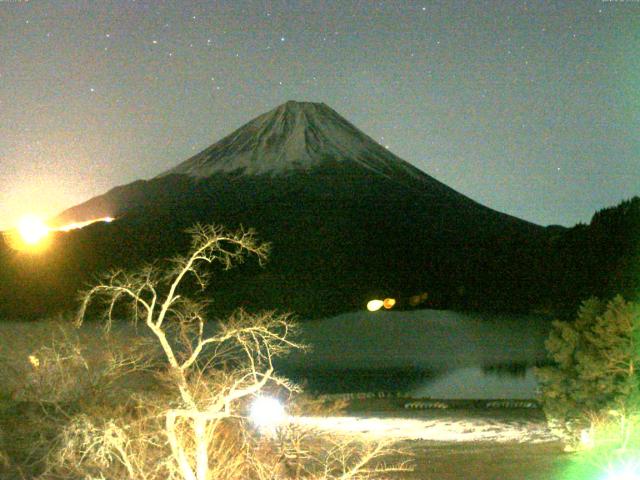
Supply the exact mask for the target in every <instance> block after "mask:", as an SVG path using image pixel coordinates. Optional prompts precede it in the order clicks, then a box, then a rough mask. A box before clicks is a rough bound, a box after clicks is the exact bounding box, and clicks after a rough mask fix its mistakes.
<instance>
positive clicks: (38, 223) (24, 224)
mask: <svg viewBox="0 0 640 480" xmlns="http://www.w3.org/2000/svg"><path fill="white" fill-rule="evenodd" d="M18 233H19V234H20V237H21V238H22V241H23V242H24V243H26V244H27V245H31V246H33V245H37V244H38V243H40V242H41V241H42V240H43V239H45V238H46V237H47V235H49V227H47V225H46V224H45V223H44V221H43V220H42V219H41V218H39V217H37V216H35V215H26V216H24V217H22V218H21V219H20V221H19V222H18Z"/></svg>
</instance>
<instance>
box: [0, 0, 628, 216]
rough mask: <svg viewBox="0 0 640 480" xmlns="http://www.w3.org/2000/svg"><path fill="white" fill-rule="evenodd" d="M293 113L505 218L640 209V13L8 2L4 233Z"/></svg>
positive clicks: (1, 158) (462, 5)
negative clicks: (307, 108)
mask: <svg viewBox="0 0 640 480" xmlns="http://www.w3.org/2000/svg"><path fill="white" fill-rule="evenodd" d="M289 99H292V100H300V101H302V100H305V101H317V102H324V103H326V104H327V105H329V106H330V107H332V108H333V109H335V110H336V111H338V113H340V114H341V115H343V116H344V117H346V118H347V119H348V120H350V121H351V122H352V123H354V124H355V125H356V126H357V127H358V128H360V129H361V130H363V131H364V132H365V133H367V134H368V135H370V136H372V137H373V138H374V139H375V140H376V141H378V142H379V143H381V144H382V145H385V146H388V148H389V149H390V150H391V151H393V152H394V153H396V154H397V155H399V156H400V157H402V158H404V159H405V160H407V161H409V162H411V163H412V164H414V165H415V166H417V167H418V168H420V169H422V170H424V171H425V172H426V173H428V174H430V175H432V176H434V177H436V178H437V179H439V180H441V181H442V182H444V183H445V184H447V185H449V186H451V187H452V188H454V189H456V190H457V191H459V192H461V193H463V194H465V195H467V196H469V197H471V198H473V199H474V200H477V201H479V202H480V203H483V204H484V205H487V206H489V207H492V208H494V209H496V210H500V211H503V212H507V213H509V214H512V215H515V216H518V217H521V218H524V219H526V220H529V221H533V222H535V223H539V224H543V225H548V224H562V225H567V226H569V225H573V224H574V223H576V222H579V221H582V222H587V221H589V219H590V217H591V215H592V214H593V213H594V211H595V210H597V209H600V208H603V207H606V206H611V205H614V204H616V203H618V202H619V201H621V200H623V199H626V198H629V197H631V196H633V195H637V194H640V1H629V0H627V1H601V0H589V1H584V2H582V1H559V2H551V1H546V2H545V1H530V2H527V1H517V2H508V1H496V2H471V1H469V2H457V1H451V0H446V1H442V2H431V1H423V2H409V1H397V2H391V1H387V2H373V1H361V2H355V1H353V2H351V1H336V2H326V1H320V0H315V1H309V2H293V1H289V2H267V1H263V2H246V1H229V2H217V1H216V2H214V1H199V2H198V1H191V0H190V1H186V0H180V1H177V0H176V1H143V0H136V1H133V0H117V1H116V0H95V1H82V0H77V1H67V0H51V1H45V0H30V1H27V0H0V119H1V122H0V228H7V227H9V226H11V225H12V224H13V223H14V222H15V221H16V220H17V218H18V217H19V216H21V215H22V214H25V213H29V212H33V213H38V214H41V215H45V216H47V215H53V214H55V213H57V212H59V211H60V210H62V209H64V208H66V207H69V206H72V205H75V204H77V203H79V202H81V201H84V200H86V199H88V198H90V197H92V196H95V195H97V194H100V193H104V192H105V191H106V190H108V189H110V188H112V187H114V186H116V185H120V184H125V183H129V182H131V181H134V180H136V179H139V178H149V177H152V176H155V175H157V174H158V173H160V172H162V171H164V170H166V169H168V168H170V167H172V166H174V165H176V164H177V163H179V162H180V161H182V160H184V159H186V158H187V157H189V156H191V155H193V154H194V153H196V152H198V151H200V150H202V149H204V148H205V147H207V146H208V145H210V144H212V143H214V142H216V141H217V140H219V139H220V138H222V137H223V136H224V135H226V134H228V133H230V132H231V131H232V130H233V129H235V128H237V127H239V126H240V125H242V124H244V123H245V122H247V121H249V120H251V119H252V118H253V117H255V116H256V115H258V114H260V113H263V112H265V111H267V110H270V109H272V108H274V107H276V106H277V105H279V104H280V103H283V102H285V101H286V100H289Z"/></svg>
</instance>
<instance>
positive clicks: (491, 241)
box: [0, 182, 640, 319]
mask: <svg viewBox="0 0 640 480" xmlns="http://www.w3.org/2000/svg"><path fill="white" fill-rule="evenodd" d="M236 187H237V189H238V190H241V189H242V188H246V189H247V191H248V192H256V191H258V190H257V189H255V188H254V186H252V185H242V184H239V185H236ZM364 188H365V187H363V192H364V191H366V190H365V189H364ZM366 188H372V187H371V182H369V183H367V184H366ZM385 188H387V187H386V186H385ZM274 189H277V190H278V191H279V192H281V189H282V187H281V186H280V185H275V186H274ZM402 194H403V192H400V191H398V192H395V191H393V189H389V188H387V191H386V195H385V197H384V198H385V200H386V201H385V204H384V205H382V206H380V208H379V209H378V211H375V212H373V211H371V209H370V207H369V205H368V204H367V202H366V201H364V200H361V201H362V205H361V207H359V206H358V205H355V206H353V207H352V208H351V209H350V210H349V211H345V209H342V208H341V206H340V205H341V203H340V199H338V201H337V202H336V198H335V196H334V197H327V196H326V195H324V194H319V195H318V196H316V197H314V198H304V199H302V201H300V194H299V191H295V190H293V191H292V192H291V195H290V198H288V197H286V196H285V197H283V196H282V194H281V193H280V198H279V199H278V202H279V203H280V206H282V205H287V207H286V208H287V209H286V210H283V209H282V208H280V209H279V208H276V207H274V208H266V207H265V205H268V206H269V207H271V206H272V205H270V204H269V203H268V202H264V201H261V202H258V205H261V206H262V207H261V208H252V206H251V205H250V204H249V205H247V204H246V203H245V204H244V205H245V206H246V208H245V209H244V210H242V211H241V210H238V209H237V208H236V209H234V208H231V204H229V205H227V204H225V203H224V202H223V201H222V200H220V199H219V200H220V201H219V202H208V203H207V204H206V205H207V207H203V206H202V204H200V203H198V202H196V201H195V200H194V202H193V204H192V205H190V204H189V202H190V201H191V200H189V198H193V199H195V198H202V196H203V192H202V191H197V192H193V195H192V197H189V194H187V193H185V194H184V195H183V196H182V197H181V199H182V201H183V203H181V204H180V209H181V212H182V213H181V215H179V216H178V215H176V214H175V212H172V211H170V210H169V211H167V210H158V211H155V210H153V207H149V206H147V207H144V208H142V209H141V210H140V211H139V212H129V213H128V214H127V215H123V216H122V218H121V219H120V220H119V221H116V222H113V223H112V224H95V225H92V226H90V227H87V228H84V229H82V230H79V231H75V232H69V233H60V234H56V238H54V241H53V242H52V245H51V247H50V249H49V250H48V251H47V252H45V253H43V254H40V255H30V254H27V253H20V252H16V251H14V250H11V249H10V248H9V247H8V246H7V245H6V244H3V245H2V246H0V317H1V318H4V319H10V318H19V319H31V318H38V317H42V316H50V315H52V314H55V313H57V312H61V311H67V310H73V309H74V308H76V306H77V292H78V290H79V289H81V288H83V287H86V286H88V285H90V284H93V283H95V281H96V277H97V275H98V273H99V272H104V271H106V270H108V269H110V268H113V267H115V266H124V267H127V268H135V267H136V266H139V265H141V264H142V263H145V262H153V261H158V260H159V259H163V258H168V257H172V256H174V255H175V254H176V253H177V252H186V251H187V250H188V248H189V238H188V236H187V235H186V234H184V230H185V229H186V228H188V227H189V226H191V225H193V223H195V222H196V221H201V222H202V221H203V220H207V219H211V218H214V219H216V222H217V223H222V224H224V225H226V226H228V227H229V228H235V227H237V226H238V225H240V224H242V225H245V226H247V225H250V226H252V227H255V228H256V230H257V231H258V233H259V236H260V238H262V239H264V240H266V241H269V242H271V243H272V245H273V250H272V253H271V256H270V260H269V263H268V264H267V266H266V267H265V268H260V267H258V266H257V265H256V264H255V263H251V262H249V263H248V264H245V265H242V266H240V267H239V268H237V269H235V270H233V271H232V272H230V273H227V274H225V275H219V276H215V275H214V277H213V282H212V284H211V286H210V288H209V291H208V292H207V295H209V296H210V297H211V298H212V299H213V303H212V308H213V309H214V312H213V313H214V316H221V315H224V314H226V313H228V312H229V311H230V310H231V309H232V308H235V307H238V306H242V307H244V308H247V309H249V310H251V309H263V308H267V309H277V310H280V311H285V310H286V311H293V312H295V313H296V314H298V315H299V317H300V318H302V319H306V318H318V317H323V316H328V315H334V314H337V313H341V312H345V311H353V310H358V309H363V308H364V305H365V304H366V301H367V300H369V299H371V298H376V297H383V298H384V297H385V296H393V297H395V298H396V299H397V304H396V307H395V308H398V309H409V308H437V309H457V310H472V311H502V312H509V311H511V312H544V313H548V314H550V315H559V316H565V315H566V316H571V315H573V314H574V313H575V309H576V307H577V306H578V305H579V303H580V302H581V301H582V300H584V299H586V298H588V297H590V296H598V297H601V298H604V299H606V298H611V297H613V296H614V295H615V294H622V295H623V296H625V297H626V298H628V299H634V298H637V295H638V292H639V291H640V289H639V286H640V198H638V197H635V198H633V199H631V200H628V201H625V202H623V203H621V204H620V205H618V206H615V207H611V208H607V209H604V210H601V211H599V212H597V213H596V214H595V215H594V216H593V218H592V220H591V222H590V224H589V225H584V224H579V225H576V226H575V227H573V228H563V227H553V226H552V227H547V228H542V227H537V226H531V227H528V226H525V227H524V228H523V227H522V225H521V224H517V223H515V222H514V223H513V225H515V226H510V224H509V222H506V223H505V222H502V223H498V222H497V221H495V225H494V224H491V223H490V222H493V221H494V217H492V216H491V215H489V214H484V213H483V211H481V210H478V212H464V213H465V216H463V217H462V218H460V219H459V220H457V221H458V224H456V219H455V218H454V216H455V215H458V213H457V212H453V211H446V210H445V211H444V213H443V212H442V210H438V212H437V213H436V211H435V210H433V211H428V212H425V211H423V210H424V209H423V208H422V206H418V207H420V209H418V207H416V206H415V205H414V204H412V203H411V202H410V201H407V200H406V199H405V197H406V196H403V195H402ZM363 195H364V194H363ZM394 195H395V197H394ZM205 196H206V195H205ZM246 198H249V197H248V196H247V197H246ZM327 198H329V200H327ZM360 198H361V199H362V197H360ZM345 201H346V200H345ZM185 202H186V203H185ZM297 202H298V203H301V204H305V202H306V204H307V205H309V204H310V205H313V207H312V208H313V211H317V212H322V214H321V215H320V214H318V215H317V216H316V217H313V216H312V215H310V213H309V210H308V209H306V210H305V209H302V210H300V209H297V208H294V207H293V206H295V205H296V203H297ZM185 205H186V206H185ZM189 205H190V206H189ZM211 205H215V207H216V208H213V207H210V206H211ZM289 205H291V206H292V207H289ZM359 209H360V210H359ZM256 210H257V213H256ZM283 211H285V212H286V215H283V213H282V212H283ZM398 211H402V212H408V213H407V214H406V219H401V220H400V221H394V222H388V219H389V218H392V217H393V216H394V215H397V212H398ZM402 222H405V223H406V225H405V226H403V223H402ZM415 222H423V223H424V224H425V225H427V227H424V228H418V229H415V228H414V229H413V230H411V234H410V235H403V230H406V231H409V227H410V225H411V224H415ZM429 222H431V223H429ZM516 227H517V228H516ZM416 232H417V233H416ZM461 232H462V233H461ZM421 294H422V296H420V295H421ZM416 299H417V300H416Z"/></svg>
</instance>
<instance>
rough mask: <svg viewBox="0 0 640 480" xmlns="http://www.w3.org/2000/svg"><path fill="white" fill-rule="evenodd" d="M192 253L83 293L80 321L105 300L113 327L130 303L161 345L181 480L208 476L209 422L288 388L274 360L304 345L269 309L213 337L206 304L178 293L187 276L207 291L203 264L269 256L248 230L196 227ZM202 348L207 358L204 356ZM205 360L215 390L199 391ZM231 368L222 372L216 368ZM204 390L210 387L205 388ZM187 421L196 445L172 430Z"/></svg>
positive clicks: (229, 323) (237, 317)
mask: <svg viewBox="0 0 640 480" xmlns="http://www.w3.org/2000/svg"><path fill="white" fill-rule="evenodd" d="M191 234H192V236H193V243H192V247H191V253H190V254H189V256H186V257H177V258H175V259H173V261H172V262H171V264H172V266H171V268H169V269H168V271H167V272H162V271H160V270H159V269H158V268H156V267H154V266H148V267H145V268H143V269H141V270H140V271H138V272H135V273H128V272H125V271H122V270H118V271H115V272H112V273H111V274H109V275H108V276H107V277H106V278H105V279H104V282H102V283H101V284H99V285H97V286H95V287H93V288H91V289H90V290H89V291H87V292H86V293H85V294H84V295H83V302H82V307H81V309H80V311H79V314H78V324H81V323H82V322H83V320H84V318H85V315H86V312H87V307H88V306H89V304H90V303H91V302H92V301H94V300H97V299H98V298H100V299H102V300H103V301H105V303H106V308H105V317H106V318H105V320H106V327H107V329H109V328H110V326H111V324H112V322H113V320H114V318H113V317H114V315H115V312H116V310H117V309H118V307H119V304H122V303H124V304H126V305H128V306H129V307H130V308H131V310H132V312H133V320H134V321H135V322H138V321H141V322H144V325H145V326H146V327H147V328H148V329H149V331H150V332H151V333H152V334H153V335H154V336H155V338H156V339H157V341H158V342H159V344H160V346H161V349H162V352H163V354H164V358H165V360H166V362H167V363H168V367H169V372H170V376H171V378H172V379H173V383H174V384H175V386H176V388H177V390H178V392H179V394H180V399H181V405H180V406H178V407H175V408H170V409H168V410H167V411H166V413H165V425H166V435H167V438H168V442H169V445H170V447H171V452H172V456H173V458H174V459H175V461H176V462H177V465H178V468H179V471H180V473H181V476H182V478H184V479H187V480H205V479H206V478H209V477H208V476H209V474H210V472H209V463H210V462H209V453H208V446H209V445H208V444H209V441H210V438H209V435H208V430H209V427H210V426H211V425H212V423H215V422H217V421H219V420H220V419H222V418H227V417H230V416H232V415H234V414H236V412H237V409H238V405H239V404H240V402H241V401H242V400H243V399H245V398H247V397H250V396H252V395H256V394H257V393H258V392H259V391H260V390H262V389H263V388H264V387H265V386H266V385H267V384H269V383H275V384H278V385H280V386H283V387H285V388H288V389H292V388H293V387H292V385H291V384H290V383H289V382H287V381H286V380H284V379H281V378H279V377H277V376H276V375H275V374H274V367H273V362H272V360H273V358H274V356H277V355H280V354H283V353H284V352H286V351H288V350H289V349H292V348H302V346H301V345H300V344H298V343H296V342H295V341H293V340H292V339H291V338H292V337H291V333H292V329H293V328H294V324H293V323H292V322H291V320H290V318H289V316H287V315H276V314H274V313H272V312H268V313H264V314H260V315H249V314H248V313H246V312H244V311H242V310H240V311H238V312H236V313H235V314H234V315H232V316H231V318H229V319H227V320H226V321H225V322H220V323H219V324H218V325H217V328H215V330H214V332H213V333H212V334H211V335H210V336H207V335H206V334H205V323H206V318H205V308H206V306H207V304H206V302H202V301H200V302H196V301H193V300H190V299H189V298H187V297H184V296H182V294H181V292H180V287H181V286H183V283H184V281H185V279H186V278H187V277H189V276H190V277H192V278H193V279H195V281H196V282H197V284H198V285H199V286H200V287H202V288H204V287H205V286H206V285H207V278H208V273H207V271H205V269H204V268H203V267H205V266H207V265H210V264H214V263H218V264H221V265H222V267H223V268H225V269H228V268H231V267H232V266H233V265H235V264H238V263H240V262H242V261H243V260H244V259H245V258H246V257H247V255H254V256H255V257H257V258H258V260H259V261H260V262H262V261H264V260H265V259H266V255H267V252H268V245H267V244H265V243H261V242H258V241H257V240H256V238H255V234H254V232H253V231H251V230H239V231H237V232H227V231H225V230H224V229H223V228H221V227H215V226H200V225H198V226H196V227H195V228H194V229H192V230H191ZM205 351H206V355H204V353H205ZM203 357H206V364H207V366H208V369H210V370H211V373H212V374H213V372H215V374H216V378H215V382H213V384H214V386H215V388H203V385H204V384H206V383H207V382H206V377H207V371H206V369H204V370H203V369H202V368H200V365H199V361H200V360H202V358H203ZM229 362H231V363H233V369H232V370H231V373H229V371H225V372H224V373H225V374H224V375H223V374H222V373H223V372H222V371H221V370H220V369H216V368H215V367H216V366H221V365H225V364H227V363H229ZM208 386H211V384H209V385H208ZM184 422H187V423H189V424H190V425H191V428H192V430H193V437H192V438H193V441H194V442H195V443H194V444H193V445H192V444H191V442H189V441H186V440H185V439H184V438H182V437H184V436H182V437H181V435H180V434H179V432H178V428H177V425H178V424H179V423H180V424H182V423H184Z"/></svg>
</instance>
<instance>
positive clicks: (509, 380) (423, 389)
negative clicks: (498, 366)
mask: <svg viewBox="0 0 640 480" xmlns="http://www.w3.org/2000/svg"><path fill="white" fill-rule="evenodd" d="M536 388H537V382H536V378H535V375H534V373H533V368H527V369H525V370H524V371H523V372H522V373H514V374H510V373H497V372H491V371H487V369H486V368H482V367H465V368H459V369H456V370H452V371H450V372H447V373H445V374H444V375H442V376H440V377H438V378H435V379H433V380H426V381H425V382H424V383H423V384H421V385H419V386H417V387H415V388H413V389H412V390H410V391H409V392H408V394H409V395H410V396H412V397H415V398H425V397H431V398H439V399H478V400H482V399H497V398H507V399H531V398H535V396H536Z"/></svg>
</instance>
